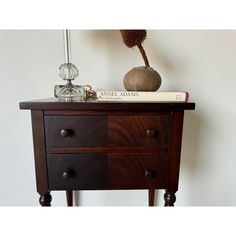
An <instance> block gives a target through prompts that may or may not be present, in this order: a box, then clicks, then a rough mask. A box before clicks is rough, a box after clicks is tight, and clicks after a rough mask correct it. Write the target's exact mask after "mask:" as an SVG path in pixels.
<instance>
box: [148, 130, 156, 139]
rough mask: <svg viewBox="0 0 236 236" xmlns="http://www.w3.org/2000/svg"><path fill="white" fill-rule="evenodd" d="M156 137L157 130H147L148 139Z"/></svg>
mask: <svg viewBox="0 0 236 236" xmlns="http://www.w3.org/2000/svg"><path fill="white" fill-rule="evenodd" d="M155 135H156V130H155V129H148V130H147V136H148V137H154V136H155Z"/></svg>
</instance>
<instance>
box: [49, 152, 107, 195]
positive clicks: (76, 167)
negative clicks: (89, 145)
mask: <svg viewBox="0 0 236 236" xmlns="http://www.w3.org/2000/svg"><path fill="white" fill-rule="evenodd" d="M47 159H48V160H47V161H48V181H49V189H50V190H73V189H74V190H76V189H78V190H79V189H80V190H90V189H94V190H95V189H106V188H107V176H106V173H107V161H106V155H105V154H49V155H48V156H47Z"/></svg>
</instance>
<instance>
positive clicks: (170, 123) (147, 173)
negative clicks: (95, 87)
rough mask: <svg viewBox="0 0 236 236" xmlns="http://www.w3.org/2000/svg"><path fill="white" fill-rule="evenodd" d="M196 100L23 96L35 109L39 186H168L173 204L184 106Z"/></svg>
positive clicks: (44, 192) (44, 199)
mask: <svg viewBox="0 0 236 236" xmlns="http://www.w3.org/2000/svg"><path fill="white" fill-rule="evenodd" d="M194 107H195V104H194V103H118V102H114V103H112V102H108V103H107V102H96V101H88V102H72V103H66V102H59V101H56V100H55V99H45V100H37V101H31V102H21V103H20V108H21V109H30V110H31V114H32V128H33V142H34V154H35V169H36V182H37V191H38V193H39V194H40V204H41V205H42V206H50V202H51V195H50V191H53V190H65V191H66V192H67V203H68V205H69V206H70V205H72V191H73V190H105V189H110V190H112V189H148V190H149V205H153V199H154V190H155V189H165V190H166V192H165V194H164V199H165V205H166V206H173V205H174V202H175V192H176V191H177V190H178V179H179V165H180V152H181V141H182V129H183V118H184V110H191V109H194Z"/></svg>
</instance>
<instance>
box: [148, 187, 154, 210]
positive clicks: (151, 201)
mask: <svg viewBox="0 0 236 236" xmlns="http://www.w3.org/2000/svg"><path fill="white" fill-rule="evenodd" d="M154 198H155V189H148V206H154Z"/></svg>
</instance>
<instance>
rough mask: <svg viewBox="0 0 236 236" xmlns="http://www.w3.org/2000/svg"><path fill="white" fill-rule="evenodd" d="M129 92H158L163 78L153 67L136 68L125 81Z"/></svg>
mask: <svg viewBox="0 0 236 236" xmlns="http://www.w3.org/2000/svg"><path fill="white" fill-rule="evenodd" d="M123 84H124V87H125V89H126V90H127V91H156V90H158V89H159V88H160V86H161V76H160V75H159V74H158V72H157V71H156V70H154V69H153V68H152V67H145V66H139V67H134V68H133V69H132V70H130V71H129V72H127V73H126V75H125V76H124V79H123Z"/></svg>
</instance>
